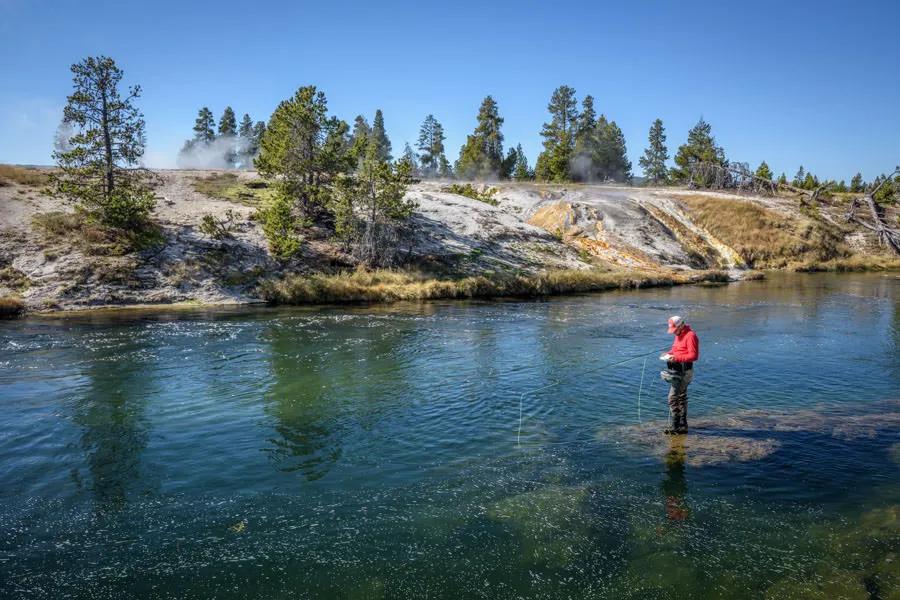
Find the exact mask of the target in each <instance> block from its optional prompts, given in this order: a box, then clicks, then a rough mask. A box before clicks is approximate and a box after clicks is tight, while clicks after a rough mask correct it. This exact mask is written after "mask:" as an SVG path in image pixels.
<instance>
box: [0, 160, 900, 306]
mask: <svg viewBox="0 0 900 600" xmlns="http://www.w3.org/2000/svg"><path fill="white" fill-rule="evenodd" d="M46 174H47V173H46V170H43V169H24V168H6V169H4V170H3V171H2V173H0V176H2V178H3V179H2V184H0V314H5V315H14V314H19V313H22V312H32V313H36V312H56V311H70V310H94V309H97V308H101V307H128V306H146V305H150V306H169V305H171V306H174V305H183V304H189V305H204V306H207V305H211V306H214V305H233V304H252V303H257V302H268V303H317V302H360V301H365V302H389V301H393V300H401V299H405V300H423V299H435V298H472V297H499V296H541V295H548V294H563V293H577V292H585V291H600V290H605V289H620V288H633V287H648V286H657V285H676V284H680V283H691V282H694V281H701V280H705V279H706V278H712V279H716V278H720V277H721V275H718V274H717V273H720V272H728V273H729V277H730V278H741V277H745V276H746V274H747V273H748V272H750V271H752V270H759V269H779V270H792V271H820V270H837V271H846V270H852V271H858V270H871V269H875V270H893V269H897V270H900V258H898V257H894V256H890V255H888V254H886V253H885V250H884V249H883V248H881V247H880V246H879V245H878V244H877V241H876V240H875V239H874V237H873V236H872V235H871V232H868V231H866V230H865V229H862V228H854V227H853V226H851V225H849V224H847V225H838V223H839V222H841V215H842V214H843V213H844V212H845V211H846V206H845V205H846V199H841V198H836V199H833V200H829V201H828V203H823V204H822V205H821V206H819V207H817V210H816V211H810V210H804V211H800V210H799V209H798V206H797V199H794V198H773V197H751V196H737V195H729V194H721V193H712V192H698V191H691V190H681V189H673V188H633V187H621V186H602V185H582V184H568V185H551V184H535V183H511V182H504V183H492V184H484V183H475V184H472V185H468V186H467V185H463V186H451V185H450V184H449V183H448V182H440V181H427V182H421V183H418V184H415V185H413V186H411V187H410V189H409V191H408V195H409V196H410V198H411V199H412V200H413V201H414V202H415V203H416V204H417V208H416V210H415V212H414V214H413V216H412V219H411V221H410V225H411V227H410V239H409V240H407V241H406V242H404V246H405V247H404V253H405V267H403V268H402V269H398V270H395V271H376V272H365V271H361V270H360V265H359V264H358V260H357V259H356V258H355V257H354V256H353V255H352V254H351V253H349V252H348V251H347V249H346V248H345V247H343V246H342V245H341V244H339V243H337V242H335V241H334V240H333V238H332V236H331V233H330V232H329V231H328V230H326V229H324V228H322V227H309V228H307V229H304V230H303V231H302V232H301V234H302V238H303V242H302V247H301V250H300V252H299V254H298V255H297V256H296V257H294V258H292V259H291V260H289V261H280V260H277V259H275V258H274V257H273V256H272V255H271V254H270V252H269V250H268V247H267V243H266V239H265V236H264V235H263V232H262V228H261V226H260V224H259V222H258V220H257V219H256V211H257V210H258V209H259V208H260V207H261V206H262V205H264V203H265V202H266V201H267V199H268V198H269V197H270V195H271V189H270V188H269V186H268V183H267V182H266V181H264V180H262V179H260V178H259V177H258V176H257V175H256V174H255V173H253V172H245V171H244V172H221V171H218V172H213V171H159V172H158V173H157V174H158V178H159V185H158V187H157V188H156V195H157V203H156V208H155V210H154V213H153V222H152V226H151V227H150V228H149V229H148V231H146V232H143V233H141V234H139V235H138V234H136V233H134V232H121V231H114V230H109V229H104V228H102V227H99V226H97V225H96V224H93V223H91V222H89V221H88V220H86V219H85V218H84V216H83V215H80V214H79V213H78V212H77V211H75V210H73V207H71V206H69V205H66V204H64V203H62V202H61V201H60V200H58V199H56V198H53V197H51V196H49V195H47V193H46V192H45V191H44V189H43V186H44V185H45V183H46ZM485 198H488V199H489V200H490V201H486V200H485ZM888 210H889V211H895V212H896V209H895V208H894V207H889V209H888ZM210 216H212V217H215V218H216V219H217V220H219V221H221V222H222V223H225V224H226V225H227V227H225V226H223V227H225V229H227V231H225V232H224V234H223V235H213V234H211V232H210V231H209V230H208V229H207V228H204V227H202V223H203V222H204V219H205V218H206V219H208V217H210ZM888 216H889V217H890V218H895V216H896V215H893V213H892V214H890V215H888Z"/></svg>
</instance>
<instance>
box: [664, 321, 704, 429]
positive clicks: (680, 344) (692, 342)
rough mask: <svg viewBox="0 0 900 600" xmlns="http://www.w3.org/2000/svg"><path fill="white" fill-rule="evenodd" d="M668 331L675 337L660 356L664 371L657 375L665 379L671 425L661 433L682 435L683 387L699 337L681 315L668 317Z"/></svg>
mask: <svg viewBox="0 0 900 600" xmlns="http://www.w3.org/2000/svg"><path fill="white" fill-rule="evenodd" d="M669 333H671V334H673V335H674V336H675V341H674V342H672V349H671V350H669V351H668V352H667V353H665V354H663V355H662V356H660V357H659V358H660V360H664V361H666V370H665V371H661V372H660V375H661V376H662V378H663V379H664V380H665V381H668V382H669V385H670V386H671V388H670V389H669V413H670V414H671V416H672V425H671V427H669V428H668V429H666V430H665V432H664V433H666V434H669V435H673V434H684V433H687V432H688V425H687V401H688V397H687V388H688V385H690V383H691V381H692V380H693V379H694V362H696V360H697V359H698V358H700V340H699V339H697V334H696V333H694V330H693V329H691V326H690V325H688V324H687V323H686V322H685V320H684V318H683V317H679V316H677V315H676V316H673V317H670V318H669Z"/></svg>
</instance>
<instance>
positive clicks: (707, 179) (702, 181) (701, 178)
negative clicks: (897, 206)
mask: <svg viewBox="0 0 900 600" xmlns="http://www.w3.org/2000/svg"><path fill="white" fill-rule="evenodd" d="M897 175H900V167H897V169H895V170H894V172H893V173H891V174H890V175H889V176H888V177H886V178H885V179H884V180H882V181H881V182H879V184H878V185H876V186H875V187H873V188H872V189H871V190H869V191H868V192H867V193H865V194H864V195H863V196H862V197H858V198H854V199H853V201H852V202H851V203H850V209H849V211H848V213H847V222H848V223H856V224H857V225H860V226H862V227H864V228H866V229H868V230H870V231H873V232H875V235H876V236H877V238H878V241H879V243H880V244H882V245H884V246H887V247H889V248H890V249H891V250H892V251H893V252H894V253H895V254H900V230H898V229H896V228H894V227H891V226H890V225H888V223H887V221H886V220H885V217H884V208H883V207H881V206H880V205H879V204H878V202H876V201H875V194H877V193H878V191H879V190H880V189H881V188H882V187H883V186H885V185H894V177H896V176H897ZM690 187H691V188H694V189H696V188H700V187H703V188H707V189H733V190H737V191H741V192H751V193H756V194H767V195H772V196H774V195H776V194H777V193H778V192H779V191H788V192H792V193H794V194H798V195H799V196H800V205H801V206H807V205H816V204H819V203H822V202H824V201H825V199H826V197H827V195H828V187H827V186H824V185H820V186H819V187H817V188H816V189H814V190H805V189H803V188H798V187H796V186H793V185H790V184H787V183H780V182H777V181H772V180H770V179H766V178H764V177H759V176H757V175H756V174H755V173H753V172H752V171H750V168H749V167H748V166H747V164H746V163H732V164H729V165H727V166H722V165H718V164H715V163H709V162H700V163H696V164H694V165H692V166H691V179H690ZM863 206H865V207H866V208H868V216H867V218H863V217H861V216H860V215H859V214H858V211H859V210H860V209H861V208H862V207H863ZM821 216H822V218H823V219H824V220H826V221H828V222H829V223H831V224H832V225H835V226H839V225H838V224H837V223H835V222H834V220H832V219H831V218H830V217H828V215H825V214H822V215H821Z"/></svg>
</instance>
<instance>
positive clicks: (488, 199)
mask: <svg viewBox="0 0 900 600" xmlns="http://www.w3.org/2000/svg"><path fill="white" fill-rule="evenodd" d="M441 191H442V192H447V193H450V194H457V195H459V196H465V197H466V198H471V199H472V200H478V201H479V202H484V203H485V204H490V205H491V206H497V205H498V204H500V202H498V201H497V200H496V199H495V198H494V194H496V193H497V188H486V189H485V190H484V191H483V192H479V191H478V190H477V189H476V188H475V186H473V185H472V184H471V183H453V184H451V185H448V186H446V187H443V188H441Z"/></svg>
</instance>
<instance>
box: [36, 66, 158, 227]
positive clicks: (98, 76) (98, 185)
mask: <svg viewBox="0 0 900 600" xmlns="http://www.w3.org/2000/svg"><path fill="white" fill-rule="evenodd" d="M71 70H72V74H73V77H72V83H73V87H74V90H73V92H72V94H71V95H70V96H69V97H68V98H67V100H68V102H67V104H66V106H65V108H64V109H63V119H64V120H65V122H66V123H68V124H70V125H71V127H72V128H73V135H72V136H70V137H69V140H68V149H66V150H65V151H59V150H57V151H56V152H54V153H53V158H54V160H55V161H56V163H57V165H58V167H59V171H58V172H57V173H54V174H53V176H52V178H51V185H52V190H53V192H54V194H55V195H58V196H61V197H64V198H66V199H68V200H71V201H74V202H76V203H77V204H78V205H79V206H81V207H82V208H83V209H84V210H86V211H87V212H88V214H89V215H91V216H92V217H94V218H96V219H97V220H98V221H100V222H101V223H103V224H105V225H109V226H112V227H120V228H131V229H134V228H139V227H141V226H142V225H143V224H144V223H145V222H146V219H147V217H148V216H149V214H150V211H151V210H153V206H154V204H155V201H154V196H153V192H152V190H151V189H150V186H149V180H148V175H147V172H146V171H144V170H142V169H134V168H133V167H134V166H135V165H137V164H138V163H139V161H140V159H141V157H142V156H143V154H144V143H145V136H144V127H145V123H144V116H143V115H142V114H141V112H140V110H138V108H137V107H136V106H135V105H134V101H135V100H136V99H138V98H139V97H140V95H141V88H140V86H134V87H131V88H129V89H128V94H127V95H126V96H125V97H124V98H123V97H122V96H121V95H120V93H119V84H120V83H121V81H122V77H123V75H124V73H123V72H122V70H121V69H119V67H118V66H116V63H115V61H114V60H113V59H111V58H109V57H106V56H97V57H93V56H92V57H88V58H86V59H84V60H83V61H81V62H79V63H76V64H74V65H72V68H71Z"/></svg>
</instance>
